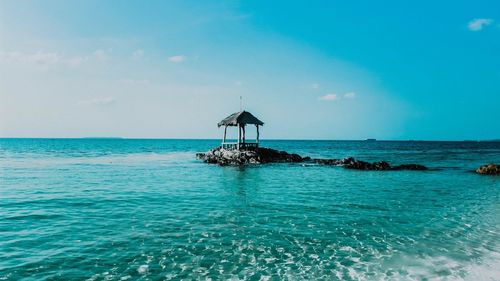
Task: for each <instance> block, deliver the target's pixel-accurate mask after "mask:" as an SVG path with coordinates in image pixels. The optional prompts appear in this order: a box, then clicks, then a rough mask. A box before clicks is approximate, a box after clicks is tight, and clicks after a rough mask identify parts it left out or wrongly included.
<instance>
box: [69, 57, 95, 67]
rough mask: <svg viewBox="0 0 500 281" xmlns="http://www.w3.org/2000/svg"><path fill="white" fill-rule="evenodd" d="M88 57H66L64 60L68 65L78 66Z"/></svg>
mask: <svg viewBox="0 0 500 281" xmlns="http://www.w3.org/2000/svg"><path fill="white" fill-rule="evenodd" d="M88 59H89V58H88V57H71V58H68V59H66V62H67V63H68V65H70V66H79V65H81V64H82V63H84V62H86V61H87V60H88Z"/></svg>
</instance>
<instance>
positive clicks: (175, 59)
mask: <svg viewBox="0 0 500 281" xmlns="http://www.w3.org/2000/svg"><path fill="white" fill-rule="evenodd" d="M168 60H169V61H171V62H174V63H178V62H183V61H185V60H186V56H184V55H176V56H171V57H169V58H168Z"/></svg>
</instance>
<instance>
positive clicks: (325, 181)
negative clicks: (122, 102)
mask: <svg viewBox="0 0 500 281" xmlns="http://www.w3.org/2000/svg"><path fill="white" fill-rule="evenodd" d="M218 144H219V142H218V140H128V139H0V280H210V279H212V280H500V178H499V177H495V176H481V175H477V174H475V173H473V170H474V169H475V168H477V167H478V166H480V165H482V164H486V163H491V162H496V163H500V143H498V142H411V141H408V142H403V141H402V142H389V141H387V142H385V141H373V142H368V141H264V142H263V146H266V147H272V148H276V149H282V150H286V151H288V152H294V153H298V154H300V155H303V156H311V157H322V158H343V157H346V156H353V157H355V158H357V159H360V160H366V161H379V160H386V161H389V162H390V163H391V164H401V163H419V164H423V165H427V166H429V167H430V168H434V169H433V170H431V171H355V170H346V169H343V168H341V167H327V166H318V165H309V164H308V165H303V164H269V165H263V166H254V167H245V168H243V167H219V166H216V165H209V164H205V163H202V162H200V161H198V160H196V158H195V153H196V152H203V151H207V150H208V149H210V148H212V147H215V146H217V145H218Z"/></svg>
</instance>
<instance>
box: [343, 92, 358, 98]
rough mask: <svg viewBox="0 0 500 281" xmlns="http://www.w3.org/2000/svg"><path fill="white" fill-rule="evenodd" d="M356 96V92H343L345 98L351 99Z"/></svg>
mask: <svg viewBox="0 0 500 281" xmlns="http://www.w3.org/2000/svg"><path fill="white" fill-rule="evenodd" d="M355 97H356V93H355V92H349V93H345V94H344V98H346V99H353V98H355Z"/></svg>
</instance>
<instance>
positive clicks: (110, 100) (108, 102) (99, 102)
mask: <svg viewBox="0 0 500 281" xmlns="http://www.w3.org/2000/svg"><path fill="white" fill-rule="evenodd" d="M115 102H116V100H115V99H114V98H112V97H104V98H94V99H90V100H82V101H79V102H78V104H80V105H97V106H103V105H111V104H114V103H115Z"/></svg>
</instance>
